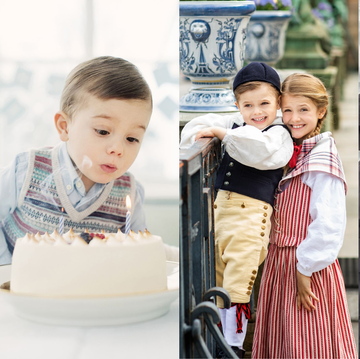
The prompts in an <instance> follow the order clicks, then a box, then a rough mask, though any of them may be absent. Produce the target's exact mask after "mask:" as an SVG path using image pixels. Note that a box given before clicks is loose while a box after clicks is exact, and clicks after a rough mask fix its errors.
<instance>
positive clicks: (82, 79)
mask: <svg viewBox="0 0 360 359" xmlns="http://www.w3.org/2000/svg"><path fill="white" fill-rule="evenodd" d="M89 95H93V96H96V97H97V98H99V99H101V100H110V99H118V100H128V99H135V100H144V101H149V102H150V103H151V104H152V96H151V91H150V88H149V85H148V84H147V82H146V81H145V79H144V78H143V77H142V75H141V74H140V72H139V70H138V69H137V67H136V66H135V65H133V64H132V63H131V62H129V61H126V60H124V59H122V58H120V57H112V56H101V57H97V58H94V59H91V60H88V61H85V62H83V63H81V64H79V65H78V66H76V67H75V68H74V69H73V70H72V71H71V72H70V74H69V75H68V77H67V79H66V82H65V86H64V90H63V92H62V95H61V100H60V109H61V111H63V112H65V113H66V114H67V115H68V116H69V118H71V117H72V116H73V115H74V113H75V112H76V111H77V110H79V109H80V108H81V107H82V106H84V105H85V104H86V101H87V100H88V98H89Z"/></svg>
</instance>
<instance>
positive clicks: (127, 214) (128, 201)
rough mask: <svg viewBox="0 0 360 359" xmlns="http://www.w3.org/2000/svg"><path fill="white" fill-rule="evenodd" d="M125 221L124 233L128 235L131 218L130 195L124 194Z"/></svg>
mask: <svg viewBox="0 0 360 359" xmlns="http://www.w3.org/2000/svg"><path fill="white" fill-rule="evenodd" d="M126 208H127V212H126V223H125V234H126V235H128V234H129V232H130V220H131V212H130V210H131V200H130V196H126Z"/></svg>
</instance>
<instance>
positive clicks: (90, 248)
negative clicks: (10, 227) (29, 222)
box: [10, 230, 167, 298]
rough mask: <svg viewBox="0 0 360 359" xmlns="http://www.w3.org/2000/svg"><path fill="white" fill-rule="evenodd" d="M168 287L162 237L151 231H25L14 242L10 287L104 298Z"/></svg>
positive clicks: (53, 294) (60, 295) (41, 293)
mask: <svg viewBox="0 0 360 359" xmlns="http://www.w3.org/2000/svg"><path fill="white" fill-rule="evenodd" d="M166 289H167V277H166V258H165V250H164V245H163V242H162V239H161V237H159V236H154V235H152V234H151V233H150V232H148V231H145V232H144V233H142V232H139V233H134V232H133V231H131V232H130V233H129V234H128V235H125V234H123V233H122V232H121V231H120V230H119V231H118V233H101V234H93V233H88V232H84V233H81V234H80V233H74V232H73V231H72V230H70V231H69V232H68V233H65V234H64V235H63V236H61V235H59V233H58V232H57V231H56V230H55V231H54V233H52V234H48V233H45V234H44V235H40V234H37V235H33V234H26V235H25V237H23V238H19V239H18V240H17V241H16V244H15V248H14V253H13V258H12V266H11V280H10V290H11V291H12V292H13V293H16V294H26V295H35V296H46V297H58V298H64V297H72V298H79V297H103V296H122V295H124V296H126V295H136V294H144V293H154V292H160V291H165V290H166Z"/></svg>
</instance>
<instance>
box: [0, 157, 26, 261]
mask: <svg viewBox="0 0 360 359" xmlns="http://www.w3.org/2000/svg"><path fill="white" fill-rule="evenodd" d="M28 166H29V155H28V153H21V154H19V155H18V156H16V158H15V159H14V160H13V161H12V162H11V163H10V165H9V166H7V167H4V168H1V169H0V221H2V220H3V219H5V218H6V217H7V216H8V214H9V213H12V212H13V211H14V210H15V208H16V207H17V203H18V199H19V195H20V192H21V188H22V186H23V183H24V180H25V176H26V172H27V168H28ZM10 263H11V254H10V252H9V249H8V246H7V244H6V240H5V236H4V233H3V231H2V230H1V229H0V265H3V264H10Z"/></svg>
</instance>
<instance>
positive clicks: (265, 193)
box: [215, 123, 286, 206]
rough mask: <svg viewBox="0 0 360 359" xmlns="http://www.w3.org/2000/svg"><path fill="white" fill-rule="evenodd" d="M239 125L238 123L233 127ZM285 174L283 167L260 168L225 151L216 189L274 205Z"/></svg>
mask: <svg viewBox="0 0 360 359" xmlns="http://www.w3.org/2000/svg"><path fill="white" fill-rule="evenodd" d="M273 126H283V127H285V128H286V126H285V125H270V126H269V127H267V128H265V129H264V130H262V132H264V131H267V130H268V129H270V128H271V127H273ZM237 127H239V126H238V125H237V124H236V123H234V125H233V127H232V128H233V129H234V128H237ZM282 176H283V168H278V169H276V170H263V171H262V170H258V169H256V168H253V167H249V166H245V165H243V164H242V163H240V162H238V161H236V160H234V159H233V158H232V157H230V156H229V154H228V153H227V152H225V154H224V157H223V159H222V161H221V164H220V167H219V171H218V174H217V177H216V182H215V189H222V190H226V191H231V192H236V193H239V194H243V195H244V196H248V197H251V198H255V199H258V200H260V201H264V202H267V203H269V204H270V205H271V206H273V205H274V194H275V189H276V187H277V185H278V184H279V182H280V180H281V178H282Z"/></svg>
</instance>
